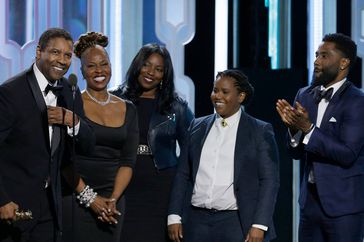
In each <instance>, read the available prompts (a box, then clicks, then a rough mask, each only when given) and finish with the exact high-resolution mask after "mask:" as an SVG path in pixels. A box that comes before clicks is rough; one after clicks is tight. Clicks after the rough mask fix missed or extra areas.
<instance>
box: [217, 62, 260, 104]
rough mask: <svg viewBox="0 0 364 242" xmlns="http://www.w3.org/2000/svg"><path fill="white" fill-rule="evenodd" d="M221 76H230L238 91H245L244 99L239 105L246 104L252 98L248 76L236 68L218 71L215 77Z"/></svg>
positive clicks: (252, 91) (251, 87)
mask: <svg viewBox="0 0 364 242" xmlns="http://www.w3.org/2000/svg"><path fill="white" fill-rule="evenodd" d="M221 77H230V78H232V79H233V80H234V85H235V87H236V88H237V89H238V92H239V93H240V92H244V93H245V99H244V101H243V102H242V103H241V105H247V104H249V103H250V101H251V100H252V99H253V95H254V87H253V86H252V85H251V84H250V82H249V79H248V77H247V76H246V75H245V74H244V73H243V72H242V71H241V70H238V69H228V70H225V71H221V72H218V73H217V75H216V79H218V78H221Z"/></svg>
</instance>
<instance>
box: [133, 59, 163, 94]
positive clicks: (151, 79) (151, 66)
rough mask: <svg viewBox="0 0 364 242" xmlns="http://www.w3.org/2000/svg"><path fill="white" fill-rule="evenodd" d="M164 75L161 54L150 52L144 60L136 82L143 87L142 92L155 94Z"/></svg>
mask: <svg viewBox="0 0 364 242" xmlns="http://www.w3.org/2000/svg"><path fill="white" fill-rule="evenodd" d="M163 77H164V61H163V58H162V56H161V55H159V54H157V53H154V54H151V55H150V56H149V57H148V59H146V61H145V62H144V64H143V66H142V68H141V69H140V73H139V76H138V82H139V84H140V86H141V87H142V88H143V93H151V94H153V95H155V93H156V91H157V89H158V88H159V84H160V83H161V81H162V80H163Z"/></svg>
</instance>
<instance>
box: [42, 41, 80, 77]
mask: <svg viewBox="0 0 364 242" xmlns="http://www.w3.org/2000/svg"><path fill="white" fill-rule="evenodd" d="M72 45H73V43H72V41H70V40H66V39H64V38H62V37H57V38H53V39H50V40H49V41H48V43H47V45H46V47H45V48H44V49H43V50H41V49H40V47H39V46H38V47H37V51H36V64H37V67H38V69H39V70H40V71H41V72H42V73H43V75H44V76H45V78H47V80H48V81H50V82H55V81H56V80H59V79H60V78H62V77H63V76H64V74H66V72H67V71H68V68H69V67H70V65H71V59H72V48H73V46H72Z"/></svg>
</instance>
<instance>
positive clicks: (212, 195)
mask: <svg viewBox="0 0 364 242" xmlns="http://www.w3.org/2000/svg"><path fill="white" fill-rule="evenodd" d="M241 112H242V111H241V109H239V110H238V112H236V113H235V114H233V115H232V116H230V117H228V118H226V119H225V121H226V123H227V126H226V127H222V125H221V121H222V120H223V118H222V117H220V116H219V115H218V114H216V119H215V122H214V124H213V125H212V127H211V129H210V131H209V133H208V135H207V137H206V140H205V143H204V145H203V148H202V151H201V157H200V164H199V168H198V171H197V174H196V182H195V185H194V188H193V193H192V198H191V204H192V205H193V206H196V207H202V208H207V209H217V210H237V209H238V206H237V201H236V197H235V193H234V153H235V143H236V136H237V131H238V126H239V121H240V117H241ZM176 223H181V217H180V216H179V215H177V214H170V215H168V221H167V224H168V225H171V224H176ZM252 227H255V228H259V229H261V230H264V231H267V230H268V227H267V226H265V225H261V224H253V225H252Z"/></svg>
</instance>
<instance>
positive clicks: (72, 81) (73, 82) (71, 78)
mask: <svg viewBox="0 0 364 242" xmlns="http://www.w3.org/2000/svg"><path fill="white" fill-rule="evenodd" d="M68 81H69V82H70V84H71V86H72V87H75V86H76V85H77V76H76V75H75V74H73V73H71V74H70V75H69V76H68Z"/></svg>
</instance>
